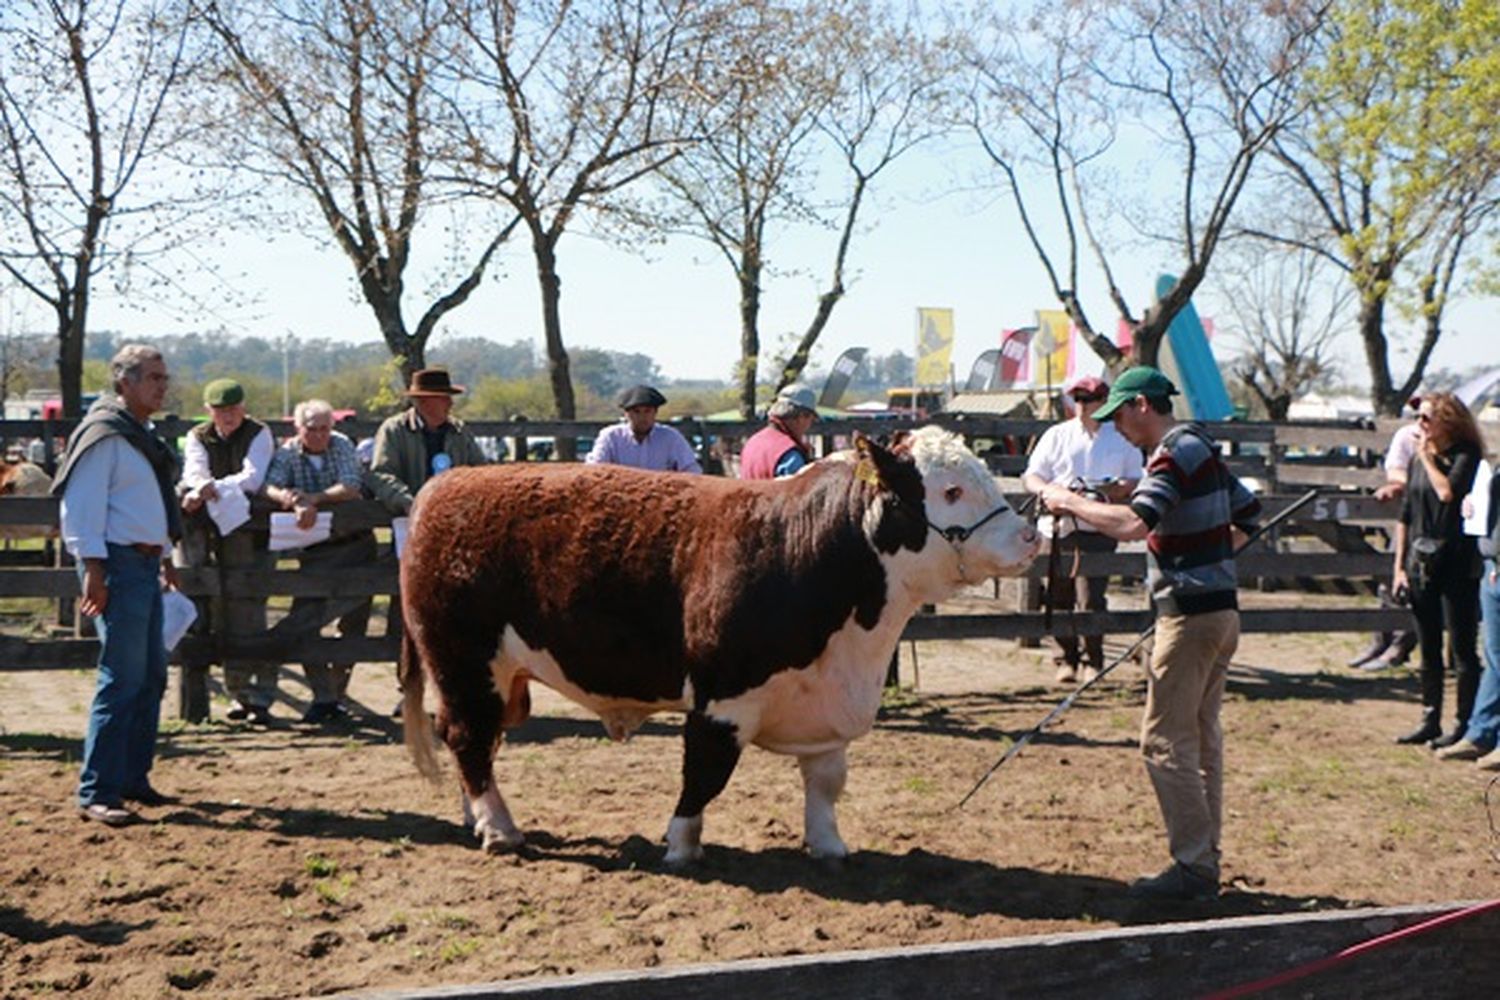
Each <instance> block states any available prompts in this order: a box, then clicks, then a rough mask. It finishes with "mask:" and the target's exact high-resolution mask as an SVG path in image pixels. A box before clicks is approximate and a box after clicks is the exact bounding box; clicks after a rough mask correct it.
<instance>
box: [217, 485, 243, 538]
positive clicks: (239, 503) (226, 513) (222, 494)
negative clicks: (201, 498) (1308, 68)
mask: <svg viewBox="0 0 1500 1000" xmlns="http://www.w3.org/2000/svg"><path fill="white" fill-rule="evenodd" d="M208 516H209V517H211V518H213V521H214V524H215V525H217V526H218V529H219V534H221V535H227V534H229V533H230V532H231V531H233V530H234V529H235V528H238V527H239V526H240V525H242V524H244V523H245V522H246V521H248V520H250V498H249V497H247V496H245V491H244V490H239V489H229V490H220V491H219V495H218V496H217V497H215V498H214V499H212V500H210V501H209V502H208Z"/></svg>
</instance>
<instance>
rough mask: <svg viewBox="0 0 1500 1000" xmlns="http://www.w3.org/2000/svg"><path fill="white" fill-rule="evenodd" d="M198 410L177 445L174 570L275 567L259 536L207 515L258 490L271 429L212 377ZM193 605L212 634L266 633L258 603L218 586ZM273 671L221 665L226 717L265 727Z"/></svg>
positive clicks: (251, 663) (229, 662) (239, 390)
mask: <svg viewBox="0 0 1500 1000" xmlns="http://www.w3.org/2000/svg"><path fill="white" fill-rule="evenodd" d="M203 405H204V406H205V407H206V408H207V410H208V415H209V419H208V421H207V422H205V423H201V424H199V425H198V426H197V427H194V428H193V429H192V430H191V431H189V432H188V435H187V442H186V444H184V446H183V467H182V482H181V484H180V486H179V490H180V492H181V494H182V510H183V513H184V514H186V515H187V516H186V517H185V518H184V519H183V526H184V532H183V539H182V545H181V546H180V548H179V549H178V553H177V564H178V565H179V566H184V567H188V566H191V567H206V566H217V567H219V569H221V570H241V569H244V570H262V569H273V568H275V565H276V561H275V559H273V558H272V557H271V554H270V553H269V552H268V551H267V550H266V534H265V532H264V531H259V530H253V529H251V527H250V526H249V525H248V524H242V525H239V526H237V527H233V528H231V530H230V531H229V532H228V533H227V534H225V533H224V531H223V530H222V529H221V528H220V526H219V525H218V523H216V522H215V520H214V519H213V518H212V517H211V516H210V515H211V513H212V512H213V510H214V509H215V508H216V507H217V506H218V504H220V503H222V502H223V501H224V498H226V497H228V496H229V495H230V494H233V493H241V494H243V495H244V497H245V498H246V500H247V501H248V499H249V498H250V497H253V496H254V495H255V494H257V493H259V492H260V487H261V484H262V483H264V482H265V480H266V470H267V469H268V468H270V465H271V455H272V453H273V452H274V451H275V442H274V441H273V440H272V439H271V430H270V428H269V427H267V426H266V425H265V424H262V423H260V422H259V421H257V420H252V419H251V418H249V417H247V416H246V415H245V390H244V387H243V386H241V385H240V384H239V383H238V382H236V381H235V380H234V379H229V378H221V379H215V380H214V381H212V382H210V383H208V385H206V386H204V387H203ZM200 604H201V606H202V610H205V611H206V612H207V614H206V615H201V616H200V619H199V620H200V621H202V622H204V624H205V625H206V626H208V627H210V628H211V629H212V630H213V631H214V632H215V633H217V634H219V635H223V636H235V637H238V636H247V635H259V634H261V633H263V632H265V630H266V600H265V598H264V597H239V596H235V595H232V594H229V593H226V592H225V591H224V588H222V587H221V588H220V595H219V596H218V597H215V598H212V599H209V600H206V601H201V602H200ZM200 666H201V667H206V666H207V665H206V664H201V665H200ZM279 671H280V665H279V664H277V663H274V662H270V661H266V660H242V659H238V658H235V659H226V660H225V661H224V690H225V691H227V692H228V693H229V697H230V699H231V700H232V701H233V702H234V704H232V705H231V706H230V708H229V712H228V713H227V715H228V718H229V719H231V720H232V721H235V722H242V721H245V720H247V719H248V720H253V721H254V722H256V723H258V724H260V725H269V724H270V722H271V705H272V704H273V703H274V702H275V700H276V677H277V674H278V672H279Z"/></svg>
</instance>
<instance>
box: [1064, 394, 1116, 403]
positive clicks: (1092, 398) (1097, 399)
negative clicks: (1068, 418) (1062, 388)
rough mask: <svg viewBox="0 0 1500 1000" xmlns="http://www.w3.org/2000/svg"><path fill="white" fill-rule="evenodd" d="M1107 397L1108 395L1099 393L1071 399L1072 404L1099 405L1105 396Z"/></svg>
mask: <svg viewBox="0 0 1500 1000" xmlns="http://www.w3.org/2000/svg"><path fill="white" fill-rule="evenodd" d="M1108 395H1109V393H1106V392H1100V393H1095V394H1093V395H1089V396H1074V397H1073V402H1075V403H1101V402H1103V401H1104V398H1105V397H1106V396H1108Z"/></svg>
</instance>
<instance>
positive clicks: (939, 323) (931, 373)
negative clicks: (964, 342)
mask: <svg viewBox="0 0 1500 1000" xmlns="http://www.w3.org/2000/svg"><path fill="white" fill-rule="evenodd" d="M952 355H953V310H952V309H918V310H917V385H947V384H948V363H949V359H950V358H951V357H952Z"/></svg>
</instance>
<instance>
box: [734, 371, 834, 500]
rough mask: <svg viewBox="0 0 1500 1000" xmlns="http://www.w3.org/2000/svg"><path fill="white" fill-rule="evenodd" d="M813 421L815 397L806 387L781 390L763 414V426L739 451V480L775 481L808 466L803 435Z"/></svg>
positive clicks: (799, 385) (794, 385)
mask: <svg viewBox="0 0 1500 1000" xmlns="http://www.w3.org/2000/svg"><path fill="white" fill-rule="evenodd" d="M817 419H818V410H817V397H816V396H814V395H813V391H812V389H811V388H810V387H809V386H805V385H803V384H802V383H800V382H793V383H792V384H790V385H788V386H786V387H785V388H783V389H782V390H781V391H780V392H778V393H777V394H776V399H775V401H773V402H772V403H771V408H770V410H768V411H767V412H766V426H765V427H762V428H761V429H760V430H758V431H756V432H755V433H754V434H752V435H750V439H749V440H748V441H746V442H745V447H744V448H742V449H740V478H741V479H779V478H781V477H782V476H790V475H792V474H793V473H795V472H797V470H799V469H801V468H802V467H803V466H804V465H806V464H807V463H809V462H811V461H812V460H813V454H812V448H811V447H809V445H808V443H807V432H808V431H810V430H811V429H812V425H813V421H815V420H817Z"/></svg>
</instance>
